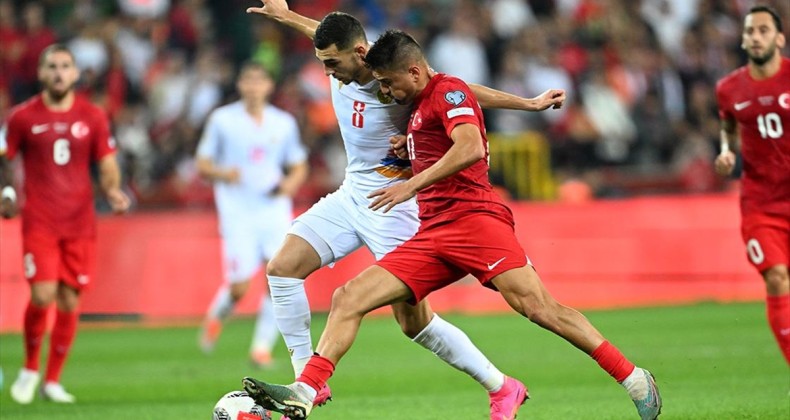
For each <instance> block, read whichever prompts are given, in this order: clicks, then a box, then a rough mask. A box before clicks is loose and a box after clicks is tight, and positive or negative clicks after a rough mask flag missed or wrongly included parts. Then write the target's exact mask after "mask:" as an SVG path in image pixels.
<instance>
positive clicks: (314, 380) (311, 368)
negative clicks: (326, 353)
mask: <svg viewBox="0 0 790 420" xmlns="http://www.w3.org/2000/svg"><path fill="white" fill-rule="evenodd" d="M333 373H335V365H334V364H333V363H332V362H331V361H330V360H329V359H327V358H326V357H321V356H319V355H317V354H316V355H314V356H313V357H311V358H310V361H309V362H307V365H306V366H305V367H304V371H302V374H301V375H299V377H298V378H296V380H297V381H298V382H304V383H306V384H307V385H310V387H312V388H313V389H315V391H316V392H318V391H320V390H321V388H323V387H324V385H326V382H327V381H328V380H329V378H330V377H331V376H332V374H333Z"/></svg>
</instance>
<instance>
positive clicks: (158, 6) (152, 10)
mask: <svg viewBox="0 0 790 420" xmlns="http://www.w3.org/2000/svg"><path fill="white" fill-rule="evenodd" d="M118 4H119V5H120V7H121V10H122V11H123V12H124V13H125V14H127V15H129V16H134V17H141V18H159V17H162V16H164V15H165V14H166V13H167V11H168V10H169V9H170V0H118Z"/></svg>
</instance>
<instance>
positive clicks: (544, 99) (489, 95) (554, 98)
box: [469, 83, 565, 112]
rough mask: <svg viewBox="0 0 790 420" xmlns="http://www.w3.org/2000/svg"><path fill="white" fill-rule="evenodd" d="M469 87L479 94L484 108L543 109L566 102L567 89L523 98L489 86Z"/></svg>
mask: <svg viewBox="0 0 790 420" xmlns="http://www.w3.org/2000/svg"><path fill="white" fill-rule="evenodd" d="M469 88H470V89H471V90H472V92H473V93H474V94H475V96H477V101H478V102H480V106H481V107H482V108H487V109H492V108H493V109H515V110H518V111H533V112H536V111H543V110H545V109H549V108H554V109H558V108H562V104H563V103H564V102H565V91H564V90H562V89H549V90H547V91H545V92H543V93H541V94H540V95H538V96H536V97H534V98H522V97H520V96H516V95H513V94H510V93H507V92H502V91H501V90H496V89H492V88H490V87H488V86H483V85H477V84H474V83H471V84H469Z"/></svg>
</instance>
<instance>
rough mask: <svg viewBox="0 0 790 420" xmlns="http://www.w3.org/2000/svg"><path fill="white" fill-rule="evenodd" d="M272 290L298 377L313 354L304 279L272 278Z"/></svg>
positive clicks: (283, 333) (270, 282) (278, 321)
mask: <svg viewBox="0 0 790 420" xmlns="http://www.w3.org/2000/svg"><path fill="white" fill-rule="evenodd" d="M269 290H270V291H271V294H272V302H273V303H274V316H275V318H276V320H277V328H279V329H280V333H281V334H282V335H283V339H284V340H285V345H286V346H288V352H289V353H290V354H291V364H292V365H293V368H294V374H295V375H296V377H299V375H301V374H302V371H303V370H304V366H305V365H306V364H307V361H308V360H310V357H311V356H312V355H313V342H312V339H311V338H310V303H309V302H308V301H307V293H305V290H304V279H296V278H292V277H277V276H269Z"/></svg>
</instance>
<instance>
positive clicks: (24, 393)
mask: <svg viewBox="0 0 790 420" xmlns="http://www.w3.org/2000/svg"><path fill="white" fill-rule="evenodd" d="M40 379H41V375H40V374H39V373H38V372H36V371H35V370H30V369H25V368H22V369H20V370H19V376H17V377H16V380H15V381H14V384H13V385H11V398H13V399H14V401H16V402H18V403H19V404H30V403H31V402H32V401H33V397H34V396H35V395H36V387H38V381H39V380H40Z"/></svg>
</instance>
